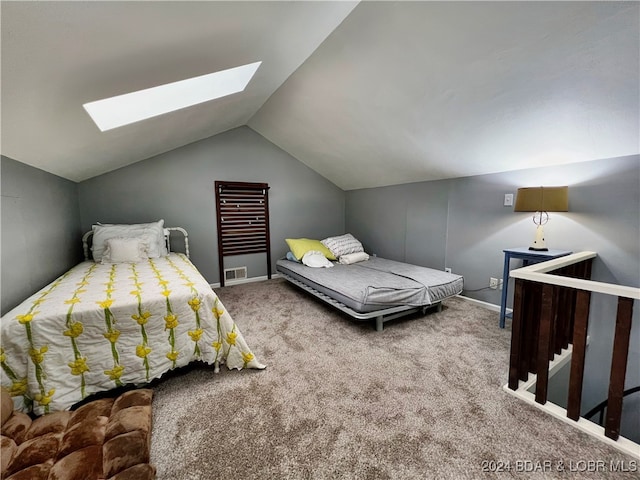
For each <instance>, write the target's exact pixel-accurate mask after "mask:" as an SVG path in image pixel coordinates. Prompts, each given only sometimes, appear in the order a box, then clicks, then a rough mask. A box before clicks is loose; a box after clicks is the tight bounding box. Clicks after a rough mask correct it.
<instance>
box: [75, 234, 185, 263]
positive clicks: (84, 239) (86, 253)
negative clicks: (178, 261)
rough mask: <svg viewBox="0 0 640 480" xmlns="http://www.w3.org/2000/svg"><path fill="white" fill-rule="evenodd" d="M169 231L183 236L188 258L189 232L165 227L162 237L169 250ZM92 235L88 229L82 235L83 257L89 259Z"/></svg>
mask: <svg viewBox="0 0 640 480" xmlns="http://www.w3.org/2000/svg"><path fill="white" fill-rule="evenodd" d="M171 232H180V233H182V235H183V236H184V253H185V255H186V256H187V258H189V234H188V233H187V231H186V230H185V229H184V228H182V227H165V228H164V239H165V242H167V250H168V251H169V252H170V251H171ZM92 236H93V230H89V231H88V232H87V233H85V234H84V235H83V236H82V250H83V251H84V259H85V260H89V259H90V255H89V250H90V249H89V239H90V238H91V237H92Z"/></svg>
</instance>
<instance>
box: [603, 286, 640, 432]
mask: <svg viewBox="0 0 640 480" xmlns="http://www.w3.org/2000/svg"><path fill="white" fill-rule="evenodd" d="M632 315H633V299H631V298H625V297H618V313H617V315H616V332H615V336H614V338H613V356H612V358H611V376H610V377H609V400H608V404H607V416H606V421H605V426H604V434H605V435H606V436H607V437H609V438H611V439H612V440H617V439H618V437H619V436H620V419H621V417H622V396H623V392H624V377H625V375H626V374H627V355H628V354H629V337H630V336H631V317H632Z"/></svg>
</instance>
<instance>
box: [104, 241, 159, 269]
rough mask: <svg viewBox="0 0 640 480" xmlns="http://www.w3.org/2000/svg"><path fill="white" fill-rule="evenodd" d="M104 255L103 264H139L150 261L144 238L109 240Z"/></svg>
mask: <svg viewBox="0 0 640 480" xmlns="http://www.w3.org/2000/svg"><path fill="white" fill-rule="evenodd" d="M105 244H106V248H105V249H104V253H103V255H102V263H137V262H143V261H144V260H146V259H148V258H149V256H148V255H147V243H146V241H145V240H144V239H143V238H136V237H132V238H123V237H115V238H109V239H108V240H107V241H106V242H105Z"/></svg>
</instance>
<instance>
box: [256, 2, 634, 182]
mask: <svg viewBox="0 0 640 480" xmlns="http://www.w3.org/2000/svg"><path fill="white" fill-rule="evenodd" d="M639 22H640V4H638V3H637V2H362V3H360V4H359V5H358V6H357V7H356V8H355V9H354V10H353V12H351V14H350V15H349V16H348V17H347V19H346V20H345V21H344V22H343V23H342V24H341V25H340V26H339V27H338V28H337V29H336V30H335V31H334V32H333V33H332V34H331V35H330V36H329V38H327V40H326V41H325V42H324V43H323V44H322V45H321V46H320V47H319V48H318V49H317V50H316V52H315V53H314V54H313V55H312V56H311V57H310V58H309V59H308V60H307V61H306V62H305V63H304V64H303V65H302V66H301V67H300V68H299V69H298V70H297V71H296V72H295V73H294V74H293V75H292V76H291V77H289V79H288V80H287V81H286V82H285V83H284V84H283V86H282V87H280V88H279V89H278V91H277V92H276V93H275V94H274V95H273V96H272V97H271V98H270V99H269V100H268V101H267V103H266V104H265V105H264V106H263V107H262V108H261V109H260V110H259V111H258V113H257V114H256V115H254V116H253V117H252V118H251V120H250V121H249V126H250V127H251V128H253V129H254V130H256V131H257V132H259V133H260V134H261V135H263V136H264V137H266V138H267V139H269V140H270V141H272V142H273V143H275V144H276V145H278V146H280V147H281V148H283V149H284V150H286V151H287V152H289V153H290V154H291V155H293V156H295V157H296V158H298V159H299V160H300V161H302V162H304V163H305V164H307V165H308V166H309V167H311V168H312V169H314V170H316V171H317V172H319V173H320V174H322V175H324V176H325V177H327V178H328V179H329V180H331V181H332V182H334V183H335V184H336V185H338V186H339V187H341V188H343V189H345V190H350V189H357V188H365V187H376V186H382V185H392V184H400V183H406V182H415V181H421V180H433V179H442V178H450V177H461V176H469V175H476V174H485V173H494V172H500V171H508V170H515V169H521V168H528V167H535V166H547V165H554V164H561V163H572V162H579V161H587V160H592V159H599V158H610V157H616V156H623V155H629V154H637V153H639V149H640V147H639V143H640V140H639V135H640V133H639V132H640V124H639V116H640V113H639V112H640V102H639V90H640V81H639V71H640V68H639V58H640V54H639V50H640V28H639Z"/></svg>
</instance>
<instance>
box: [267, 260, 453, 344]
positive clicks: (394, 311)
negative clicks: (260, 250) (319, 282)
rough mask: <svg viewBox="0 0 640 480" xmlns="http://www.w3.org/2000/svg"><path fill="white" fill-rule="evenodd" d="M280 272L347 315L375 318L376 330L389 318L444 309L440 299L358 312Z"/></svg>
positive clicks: (358, 317)
mask: <svg viewBox="0 0 640 480" xmlns="http://www.w3.org/2000/svg"><path fill="white" fill-rule="evenodd" d="M278 273H279V274H280V276H281V277H282V278H284V279H285V280H287V281H289V282H291V283H292V284H294V285H295V286H297V287H299V288H301V289H303V290H304V291H306V292H308V293H310V294H311V295H314V296H315V297H317V298H319V299H320V300H322V301H323V302H325V303H328V304H329V305H331V306H332V307H334V308H337V309H338V310H340V311H342V312H344V313H346V314H347V315H349V316H351V317H353V318H355V319H356V320H371V319H375V325H376V331H378V332H381V331H382V330H383V328H384V323H385V322H387V321H389V320H394V319H396V318H400V317H404V316H406V315H410V314H412V313H415V312H418V311H421V312H422V315H424V314H426V313H427V310H429V309H430V308H437V310H436V311H437V312H441V311H442V302H441V301H438V302H435V303H430V304H429V305H422V306H420V307H412V306H408V305H401V306H397V307H389V308H384V309H381V310H374V311H372V312H365V313H362V312H356V311H355V310H353V309H352V308H350V307H348V306H346V305H345V304H344V303H342V302H339V301H337V300H335V299H333V298H331V297H330V296H328V295H326V294H324V293H322V292H320V291H318V290H316V289H315V288H313V287H310V286H309V285H307V284H305V283H302V282H301V281H300V280H298V279H296V278H293V277H292V276H290V275H288V274H286V273H284V272H283V271H281V270H279V271H278Z"/></svg>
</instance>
